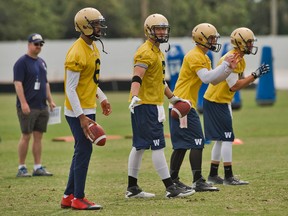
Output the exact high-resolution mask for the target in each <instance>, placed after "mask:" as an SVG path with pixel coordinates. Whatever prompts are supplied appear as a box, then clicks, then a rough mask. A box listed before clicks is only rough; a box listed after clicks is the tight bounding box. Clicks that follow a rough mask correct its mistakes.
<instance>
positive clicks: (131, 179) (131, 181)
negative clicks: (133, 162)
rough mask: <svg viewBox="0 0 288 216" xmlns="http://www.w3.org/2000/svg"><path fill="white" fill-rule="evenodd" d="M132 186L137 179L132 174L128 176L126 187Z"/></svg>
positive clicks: (135, 184)
mask: <svg viewBox="0 0 288 216" xmlns="http://www.w3.org/2000/svg"><path fill="white" fill-rule="evenodd" d="M133 186H137V179H136V178H134V177H132V176H128V188H129V187H133Z"/></svg>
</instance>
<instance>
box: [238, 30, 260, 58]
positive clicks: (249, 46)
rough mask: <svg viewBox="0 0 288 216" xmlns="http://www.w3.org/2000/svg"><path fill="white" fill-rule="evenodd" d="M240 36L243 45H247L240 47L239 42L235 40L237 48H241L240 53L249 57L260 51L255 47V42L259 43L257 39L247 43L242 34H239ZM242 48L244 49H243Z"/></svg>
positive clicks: (249, 40)
mask: <svg viewBox="0 0 288 216" xmlns="http://www.w3.org/2000/svg"><path fill="white" fill-rule="evenodd" d="M239 36H240V37H241V39H242V41H243V43H244V44H245V45H244V46H241V45H239V43H238V41H237V40H235V43H236V45H237V47H238V48H239V50H240V51H242V52H244V53H245V54H247V55H250V54H252V55H256V53H257V51H258V47H256V46H253V44H254V41H257V39H248V40H247V41H245V39H244V38H243V37H242V35H241V33H239ZM241 47H242V49H241Z"/></svg>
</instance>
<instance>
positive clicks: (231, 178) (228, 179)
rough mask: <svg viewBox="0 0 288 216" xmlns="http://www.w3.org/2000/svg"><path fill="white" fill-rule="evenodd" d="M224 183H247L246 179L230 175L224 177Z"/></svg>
mask: <svg viewBox="0 0 288 216" xmlns="http://www.w3.org/2000/svg"><path fill="white" fill-rule="evenodd" d="M223 184H224V185H248V184H249V182H248V181H242V180H240V179H237V178H235V177H234V176H231V177H229V178H224V182H223Z"/></svg>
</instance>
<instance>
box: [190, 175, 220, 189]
mask: <svg viewBox="0 0 288 216" xmlns="http://www.w3.org/2000/svg"><path fill="white" fill-rule="evenodd" d="M192 188H193V189H194V190H195V191H196V192H206V191H211V192H212V191H219V189H218V188H217V187H214V186H213V185H212V184H209V183H207V182H206V180H205V179H204V178H203V177H201V178H200V179H198V180H197V181H196V182H194V183H193V184H192Z"/></svg>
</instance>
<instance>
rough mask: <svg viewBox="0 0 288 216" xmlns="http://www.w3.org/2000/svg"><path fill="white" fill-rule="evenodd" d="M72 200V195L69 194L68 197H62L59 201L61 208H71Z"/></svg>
mask: <svg viewBox="0 0 288 216" xmlns="http://www.w3.org/2000/svg"><path fill="white" fill-rule="evenodd" d="M73 199H74V195H73V194H70V195H69V196H68V197H66V198H64V197H62V200H61V208H71V204H72V200H73Z"/></svg>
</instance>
